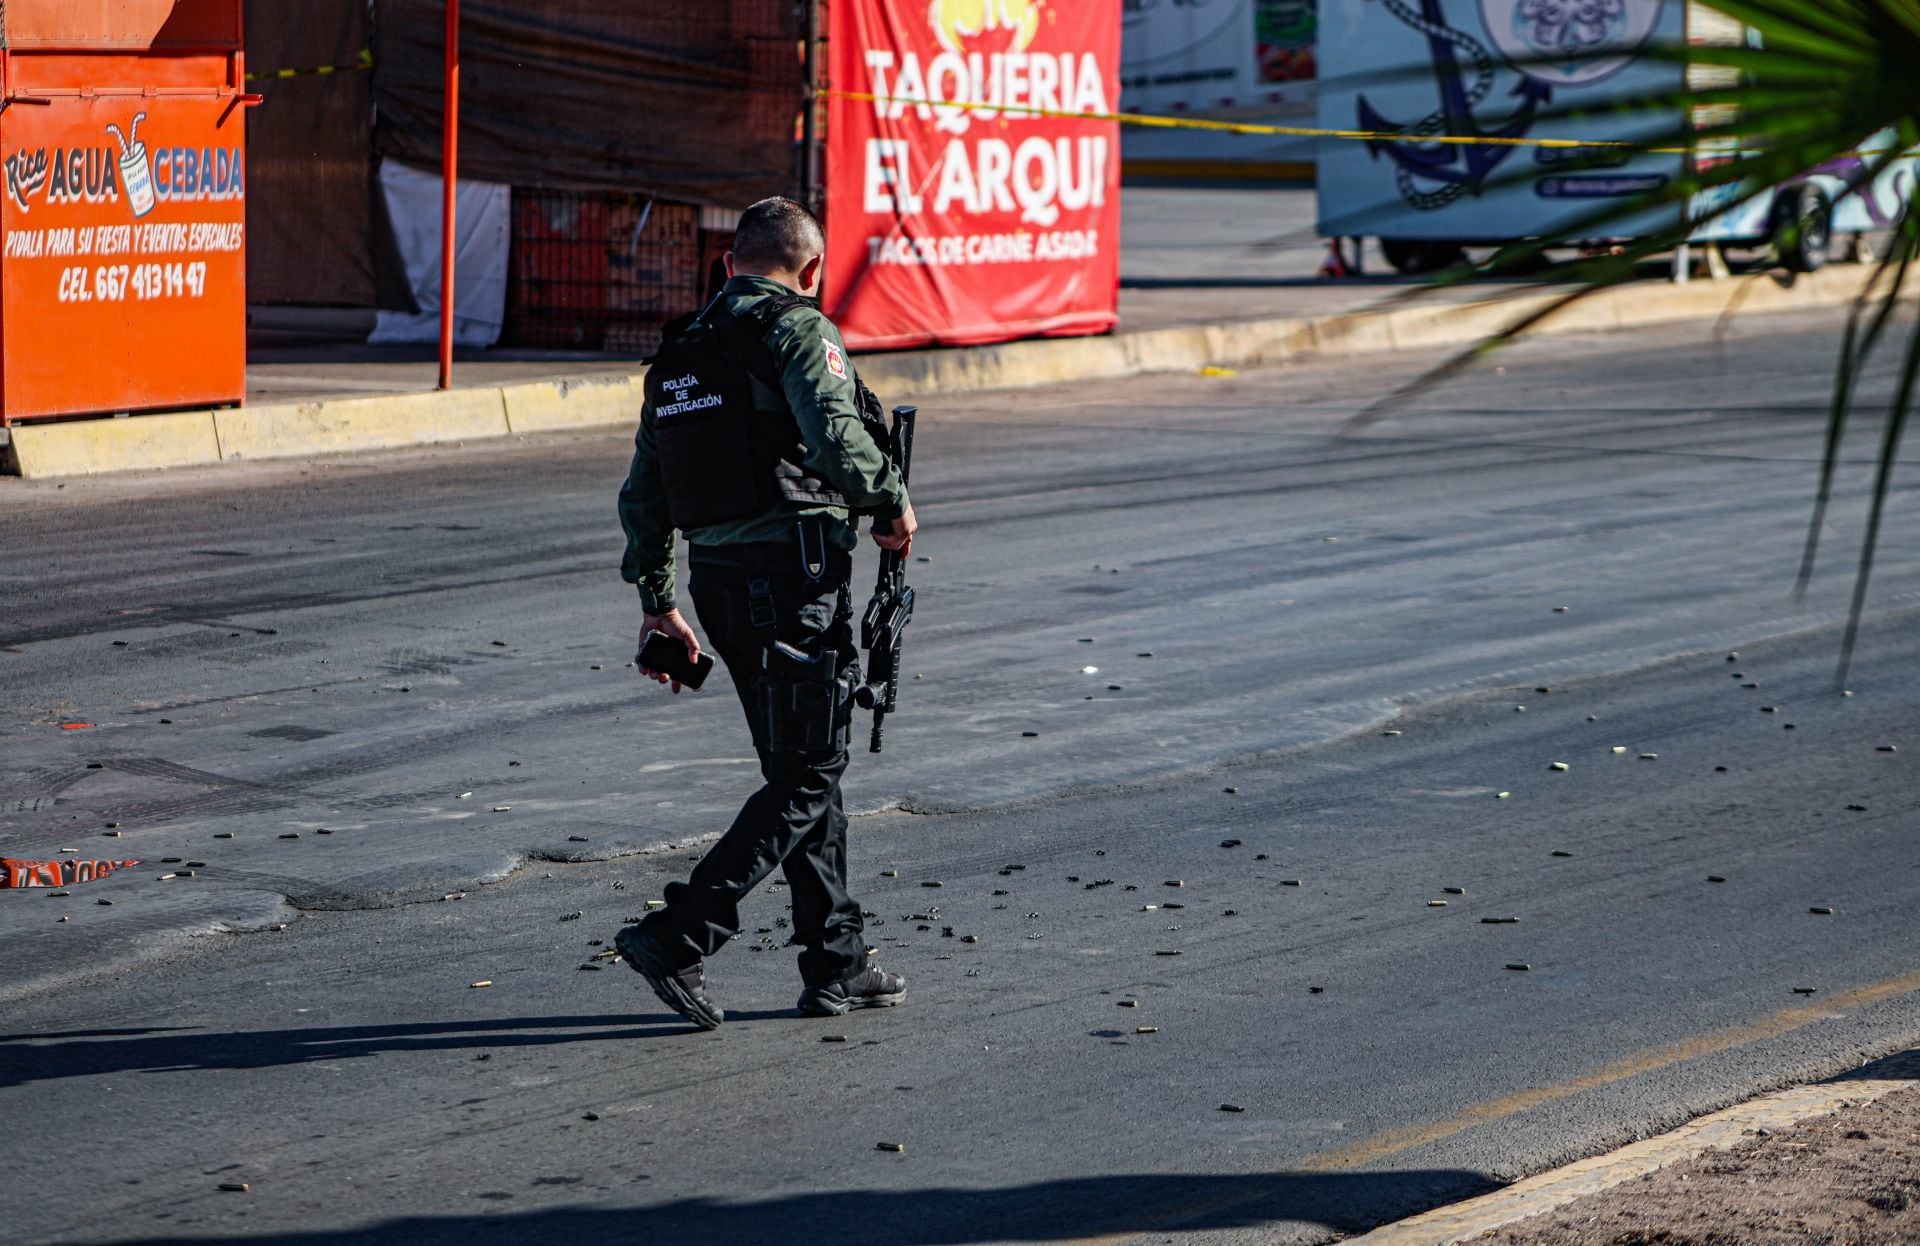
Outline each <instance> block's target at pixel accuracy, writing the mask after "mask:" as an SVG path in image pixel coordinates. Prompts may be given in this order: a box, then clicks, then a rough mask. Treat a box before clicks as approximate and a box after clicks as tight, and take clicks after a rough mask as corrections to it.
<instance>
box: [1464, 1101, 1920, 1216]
mask: <svg viewBox="0 0 1920 1246" xmlns="http://www.w3.org/2000/svg"><path fill="white" fill-rule="evenodd" d="M1473 1241H1474V1243H1475V1246H1776V1244H1778V1246H1784V1244H1785V1243H1789V1242H1791V1243H1794V1244H1795V1246H1806V1244H1807V1243H1833V1244H1834V1246H1841V1244H1843V1243H1844V1244H1845V1246H1912V1244H1913V1243H1916V1242H1920V1089H1912V1090H1900V1091H1895V1092H1894V1093H1892V1094H1890V1095H1887V1096H1886V1097H1885V1098H1883V1099H1881V1100H1879V1101H1878V1102H1876V1103H1872V1104H1868V1105H1866V1106H1863V1107H1855V1108H1848V1109H1845V1110H1842V1111H1840V1112H1837V1113H1835V1114H1834V1115H1832V1116H1824V1117H1817V1118H1815V1119H1813V1120H1810V1121H1807V1122H1805V1123H1803V1124H1801V1125H1797V1126H1795V1127H1793V1128H1791V1129H1783V1130H1778V1131H1776V1132H1774V1133H1773V1134H1771V1135H1770V1136H1767V1137H1753V1138H1748V1139H1744V1140H1743V1141H1742V1142H1741V1143H1740V1145H1738V1146H1735V1147H1731V1148H1728V1149H1725V1150H1718V1151H1708V1152H1707V1153H1705V1154H1704V1155H1700V1156H1697V1157H1695V1158H1693V1159H1691V1160H1688V1161H1686V1162H1684V1163H1679V1164H1675V1165H1673V1166H1672V1167H1669V1168H1663V1169H1661V1170H1660V1171H1659V1172H1656V1173H1649V1174H1648V1175H1646V1176H1644V1177H1641V1178H1639V1179H1638V1180H1636V1181H1629V1182H1627V1183H1626V1184H1624V1185H1620V1186H1616V1187H1614V1188H1613V1189H1611V1190H1607V1191H1604V1192H1602V1193H1599V1194H1592V1195H1588V1196H1587V1197H1585V1198H1582V1199H1579V1200H1577V1201H1575V1202H1572V1203H1569V1204H1567V1205H1566V1206H1565V1207H1562V1208H1560V1209H1559V1210H1558V1211H1553V1212H1548V1213H1545V1214H1542V1215H1538V1216H1533V1217H1530V1218H1529V1219H1526V1220H1521V1221H1518V1222H1516V1223H1514V1224H1511V1225H1508V1226H1507V1227H1506V1228H1503V1229H1495V1230H1494V1231H1493V1232H1491V1233H1487V1234H1485V1235H1483V1236H1481V1237H1477V1238H1475V1239H1473Z"/></svg>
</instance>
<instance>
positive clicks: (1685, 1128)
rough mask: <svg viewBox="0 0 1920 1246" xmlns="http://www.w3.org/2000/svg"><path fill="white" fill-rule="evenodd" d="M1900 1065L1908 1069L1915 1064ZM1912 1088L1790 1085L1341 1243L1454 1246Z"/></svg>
mask: <svg viewBox="0 0 1920 1246" xmlns="http://www.w3.org/2000/svg"><path fill="white" fill-rule="evenodd" d="M1904 1063H1905V1064H1906V1065H1907V1066H1908V1067H1910V1068H1911V1067H1913V1062H1912V1061H1906V1062H1904ZM1916 1071H1917V1072H1920V1069H1917V1070H1916ZM1915 1085H1920V1080H1916V1079H1915V1078H1913V1077H1876V1078H1864V1077H1863V1078H1848V1079H1846V1080H1844V1081H1835V1082H1818V1083H1815V1084H1814V1085H1811V1086H1795V1087H1793V1088H1792V1089H1789V1090H1783V1091H1781V1092H1779V1093H1778V1094H1772V1095H1767V1096H1765V1097H1764V1098H1760V1099H1755V1100H1752V1101H1751V1102H1748V1103H1742V1104H1740V1105H1739V1106H1737V1107H1731V1108H1728V1109H1726V1110H1725V1111H1724V1112H1715V1113H1713V1114H1712V1115H1711V1116H1703V1117H1701V1118H1700V1119H1699V1120H1696V1121H1690V1122H1688V1123H1687V1124H1685V1125H1682V1126H1681V1127H1680V1128H1678V1129H1676V1130H1674V1131H1672V1132H1671V1133H1664V1134H1661V1135H1660V1136H1659V1137H1657V1138H1645V1139H1642V1140H1641V1141H1639V1142H1634V1143H1630V1144H1628V1145H1627V1146H1624V1147H1622V1148H1620V1149H1619V1150H1618V1151H1610V1152H1608V1153H1607V1154H1605V1155H1596V1156H1594V1157H1593V1158H1592V1159H1583V1160H1579V1161H1577V1162H1575V1163H1572V1164H1568V1165H1566V1166H1565V1167H1563V1168H1556V1169H1554V1170H1553V1171H1551V1172H1544V1173H1541V1174H1540V1175H1539V1176H1537V1177H1528V1178H1527V1179H1526V1180H1524V1181H1516V1182H1514V1183H1513V1184H1512V1185H1510V1186H1507V1187H1506V1188H1504V1189H1500V1190H1495V1191H1494V1192H1493V1193H1491V1194H1483V1195H1481V1196H1480V1197H1479V1198H1470V1199H1468V1200H1467V1201H1466V1202H1464V1203H1453V1204H1450V1205H1448V1206H1446V1207H1436V1208H1435V1209H1434V1210H1432V1211H1429V1212H1422V1213H1421V1214H1420V1215H1417V1216H1412V1217H1410V1218H1408V1219H1406V1220H1401V1221H1397V1222H1395V1223H1393V1224H1387V1225H1382V1226H1381V1227H1379V1228H1377V1229H1375V1230H1373V1231H1372V1232H1371V1233H1367V1234H1365V1235H1363V1236H1361V1237H1356V1238H1350V1239H1348V1241H1347V1242H1346V1244H1345V1246H1454V1244H1455V1243H1457V1242H1465V1241H1471V1240H1472V1239H1474V1238H1476V1237H1479V1236H1481V1235H1482V1234H1484V1233H1487V1232H1490V1231H1491V1230H1494V1229H1497V1228H1499V1227H1501V1226H1502V1225H1507V1224H1512V1223H1513V1222H1515V1221H1516V1220H1524V1219H1526V1218H1527V1217H1529V1216H1538V1215H1541V1214H1543V1213H1545V1212H1549V1211H1554V1210H1557V1209H1559V1208H1562V1207H1565V1206H1566V1205H1567V1204H1568V1203H1571V1202H1573V1201H1574V1200H1575V1199H1579V1198H1584V1197H1586V1196H1587V1195H1589V1194H1598V1193H1600V1192H1601V1191H1603V1190H1610V1189H1612V1188H1614V1187H1615V1186H1617V1185H1623V1184H1625V1183H1626V1182H1628V1181H1631V1180H1633V1179H1634V1178H1635V1177H1642V1176H1645V1175H1647V1174H1648V1173H1651V1172H1657V1171H1659V1170H1660V1169H1662V1168H1665V1167H1667V1166H1668V1165H1669V1164H1677V1163H1680V1162H1681V1161H1683V1160H1689V1159H1692V1158H1694V1157H1695V1156H1697V1155H1699V1154H1701V1153H1702V1152H1703V1151H1710V1150H1713V1149H1714V1148H1716V1147H1728V1146H1733V1145H1736V1144H1737V1143H1739V1141H1740V1139H1741V1138H1742V1137H1744V1136H1746V1135H1747V1134H1750V1133H1752V1132H1753V1131H1754V1130H1756V1129H1787V1128H1790V1127H1792V1126H1794V1125H1797V1124H1799V1123H1800V1122H1801V1121H1804V1120H1810V1119H1812V1118H1813V1117H1816V1116H1827V1115H1830V1114H1832V1113H1834V1112H1837V1111H1840V1110H1841V1109H1843V1108H1846V1107H1850V1106H1852V1107H1858V1106H1860V1105H1863V1104H1867V1103H1872V1102H1874V1101H1875V1100H1877V1099H1882V1098H1885V1097H1886V1096H1887V1095H1890V1094H1892V1093H1893V1092H1894V1091H1896V1090H1906V1089H1909V1088H1910V1087H1913V1086H1915Z"/></svg>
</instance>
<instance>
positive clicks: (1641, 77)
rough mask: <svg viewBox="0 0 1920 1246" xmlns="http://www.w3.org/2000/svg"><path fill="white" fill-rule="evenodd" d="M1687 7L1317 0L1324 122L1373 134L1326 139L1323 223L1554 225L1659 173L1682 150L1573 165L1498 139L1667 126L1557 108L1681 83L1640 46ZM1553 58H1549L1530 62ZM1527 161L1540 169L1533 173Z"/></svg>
mask: <svg viewBox="0 0 1920 1246" xmlns="http://www.w3.org/2000/svg"><path fill="white" fill-rule="evenodd" d="M1684 9H1685V5H1684V4H1683V3H1682V0H1322V9H1321V22H1322V37H1321V57H1322V66H1323V80H1322V90H1321V98H1320V124H1321V125H1322V126H1323V127H1325V128H1328V129H1339V130H1355V129H1358V130H1361V131H1365V132H1367V133H1368V134H1369V136H1370V137H1367V138H1365V139H1363V140H1358V141H1338V140H1325V141H1323V142H1322V143H1321V150H1320V196H1321V210H1320V232H1321V233H1322V234H1326V235H1359V234H1377V235H1380V236H1382V237H1385V238H1404V239H1420V240H1449V241H1460V242H1471V241H1485V242H1499V241H1507V240H1511V239H1514V238H1522V237H1539V236H1551V235H1552V234H1553V232H1554V231H1555V229H1556V228H1557V227H1558V225H1559V224H1560V223H1562V222H1567V221H1571V220H1573V219H1576V218H1577V217H1578V216H1581V215H1584V214H1586V213H1587V212H1589V211H1591V210H1592V208H1593V207H1594V202H1593V201H1594V200H1596V199H1604V198H1610V197H1626V196H1631V195H1635V194H1639V193H1643V192H1644V191H1646V190H1648V189H1649V188H1652V187H1656V186H1659V185H1663V184H1665V181H1666V180H1667V179H1670V178H1672V177H1675V176H1677V175H1678V173H1679V171H1680V161H1681V157H1678V156H1641V157H1634V158H1632V159H1631V160H1627V159H1624V158H1623V159H1622V160H1621V161H1619V162H1618V167H1614V168H1606V169H1600V170H1589V169H1577V170H1572V171H1569V170H1568V169H1567V168H1566V165H1567V163H1568V161H1569V157H1571V156H1574V155H1578V154H1581V153H1576V152H1573V151H1570V150H1569V149H1566V148H1559V149H1553V148H1534V147H1526V146H1514V145H1511V143H1510V142H1502V141H1498V140H1515V139H1521V140H1524V139H1537V138H1551V139H1559V140H1568V139H1571V140H1581V141H1596V142H1609V141H1623V140H1632V139H1636V138H1644V137H1648V136H1650V135H1657V134H1662V133H1665V132H1668V131H1670V130H1671V129H1673V128H1674V127H1675V126H1676V125H1677V122H1678V118H1677V117H1676V116H1674V115H1671V114H1668V115H1661V116H1649V115H1646V114H1641V115H1638V116H1624V117H1602V118H1594V117H1588V118H1582V119H1579V120H1578V121H1575V120H1573V119H1568V118H1565V117H1564V116H1561V117H1556V114H1564V113H1565V112H1566V111H1567V110H1568V109H1569V108H1573V107H1578V106H1580V105H1583V104H1591V103H1599V102H1604V101H1611V100H1618V99H1622V98H1628V97H1632V96H1640V95H1649V94H1655V93H1660V92H1674V91H1677V90H1678V88H1679V86H1680V83H1681V81H1682V74H1683V71H1682V69H1681V68H1680V66H1678V65H1675V64H1670V63H1667V62H1664V61H1656V60H1653V59H1650V58H1647V57H1644V56H1641V55H1639V53H1640V52H1641V51H1642V50H1643V49H1644V48H1645V47H1646V46H1647V45H1648V44H1649V43H1651V42H1653V41H1655V40H1661V41H1675V42H1677V41H1678V40H1680V39H1681V38H1682V37H1683V35H1684V29H1683V21H1684ZM1548 56H1550V57H1555V58H1557V59H1555V60H1554V62H1553V63H1552V64H1539V63H1536V62H1537V59H1538V58H1540V57H1548ZM1443 137H1444V138H1448V139H1453V140H1461V139H1465V140H1475V139H1492V140H1496V141H1495V142H1490V143H1484V144H1483V143H1477V142H1473V141H1467V142H1460V141H1451V142H1439V141H1436V140H1437V139H1440V138H1443ZM1589 154H1590V153H1589ZM1530 168H1533V169H1538V171H1539V174H1540V176H1538V177H1535V178H1530V177H1526V176H1525V173H1526V172H1527V171H1528V170H1529V169H1530Z"/></svg>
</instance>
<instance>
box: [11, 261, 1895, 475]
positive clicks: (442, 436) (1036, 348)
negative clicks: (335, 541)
mask: <svg viewBox="0 0 1920 1246" xmlns="http://www.w3.org/2000/svg"><path fill="white" fill-rule="evenodd" d="M1872 271H1873V270H1872V269H1871V268H1870V267H1867V266H1857V267H1855V266H1849V267H1843V268H1829V269H1825V270H1823V271H1821V272H1818V273H1813V274H1811V275H1807V276H1801V277H1799V278H1797V279H1794V280H1793V281H1791V282H1787V281H1784V280H1781V279H1779V278H1776V277H1775V276H1773V275H1771V274H1762V275H1758V276H1747V277H1739V278H1734V279H1731V280H1727V281H1711V282H1709V281H1702V282H1693V283H1691V284H1688V285H1684V286H1674V285H1670V284H1667V283H1665V282H1641V283H1636V284H1634V285H1630V286H1623V287H1620V288H1618V289H1614V290H1609V291H1607V292H1605V293H1602V294H1597V295H1595V296H1593V297H1591V298H1589V299H1587V300H1585V301H1583V302H1581V303H1579V304H1576V305H1574V306H1573V307H1571V308H1568V309H1567V310H1565V311H1563V312H1560V313H1558V314H1557V315H1555V316H1553V317H1552V318H1551V319H1550V320H1548V321H1546V322H1545V323H1544V324H1542V325H1541V326H1540V327H1539V328H1538V329H1537V330H1536V332H1540V333H1569V332H1590V331H1593V330H1604V329H1621V328H1631V327H1635V326H1640V325H1649V324H1662V323H1671V322H1675V321H1687V320H1703V319H1717V318H1719V317H1721V316H1723V315H1727V314H1729V313H1732V312H1740V311H1745V312H1756V313H1757V312H1775V311H1790V310H1805V309H1808V308H1814V307H1827V306H1832V305H1835V304H1839V303H1845V302H1848V301H1850V300H1851V299H1853V298H1854V297H1856V296H1857V295H1858V294H1859V293H1860V292H1861V290H1862V289H1863V288H1864V287H1865V285H1866V282H1867V279H1868V277H1869V275H1870V274H1871V273H1872ZM1555 297H1556V295H1555V294H1552V293H1517V294H1508V295H1504V296H1501V297H1496V298H1491V299H1484V300H1479V301H1472V302H1465V303H1442V302H1437V301H1424V302H1423V301H1416V302H1413V303H1410V304H1406V305H1402V306H1398V307H1394V308H1390V309H1385V310H1373V311H1360V312H1353V313H1349V314H1346V315H1339V316H1326V317H1317V318H1316V317H1297V318H1285V319H1271V320H1249V321H1228V322H1220V323H1213V324H1196V325H1180V326H1175V327H1171V328H1163V329H1144V330H1141V331H1139V332H1135V333H1117V334H1114V335H1113V336H1110V337H1090V338H1050V339H1039V340H1033V341H1025V342H1009V343H1006V344H1004V345H999V346H981V347H971V348H966V349H956V350H921V351H905V352H901V353H898V354H885V355H866V356H863V357H862V358H861V359H860V372H861V375H862V376H864V377H865V378H866V379H867V381H868V383H869V384H871V385H872V386H873V387H874V388H875V389H876V390H878V391H880V392H881V393H882V394H884V395H886V396H888V397H889V398H899V399H906V398H919V399H922V400H925V399H929V398H932V397H934V396H937V395H951V394H963V393H976V392H979V391H981V390H994V389H1022V388H1026V387H1028V386H1034V385H1052V384H1058V383H1061V382H1068V381H1105V380H1117V379H1120V378H1123V377H1129V376H1139V375H1142V374H1144V373H1150V372H1183V371H1189V370H1192V369H1197V368H1201V367H1205V366H1208V365H1215V366H1224V367H1261V366H1269V365H1273V364H1278V363H1284V362H1287V361H1289V360H1297V359H1301V358H1304V357H1317V358H1326V357H1332V356H1344V355H1359V354H1367V353H1370V352H1377V351H1393V350H1424V349H1436V348H1446V347H1459V346H1468V345H1471V344H1472V343H1474V342H1476V341H1479V340H1480V339H1482V338H1484V337H1485V336H1487V335H1488V334H1490V333H1494V332H1497V331H1498V330H1499V329H1501V328H1503V327H1505V326H1506V325H1508V324H1511V323H1512V322H1513V321H1515V320H1516V319H1518V318H1519V317H1521V316H1523V315H1526V314H1528V313H1529V312H1532V311H1536V310H1539V309H1540V308H1543V307H1545V306H1546V305H1547V304H1548V303H1550V302H1551V301H1552V299H1553V298H1555ZM644 377H645V373H644V371H643V372H640V373H636V374H634V375H631V376H619V375H616V376H598V377H579V378H564V379H557V380H545V381H537V382H530V383H517V384H512V385H504V386H498V387H484V388H477V389H458V390H454V391H452V392H450V393H440V392H438V391H429V392H426V393H412V394H393V395H385V396H381V397H375V398H337V399H328V400H325V401H321V402H311V403H301V404H298V405H269V406H259V407H244V408H235V409H227V410H219V411H188V412H178V413H173V414H167V415H143V416H139V417H137V418H131V419H100V420H73V421H66V422H61V423H52V424H23V425H20V426H17V427H15V428H14V429H12V430H11V431H12V444H11V446H9V447H6V448H5V451H4V454H5V461H4V470H5V471H7V472H9V473H11V474H15V475H19V476H24V477H27V478H30V479H45V478H49V477H56V476H85V475H94V474H97V473H101V472H117V471H129V470H136V469H150V468H163V467H187V466H193V465H197V464H205V463H217V462H224V461H229V460H243V459H275V458H306V457H310V456H313V455H322V454H341V453H347V452H351V451H358V450H380V449H393V448H397V447H401V446H427V445H437V444H443V443H446V442H453V441H466V440H470V439H474V438H482V437H504V436H508V435H513V434H519V435H526V434H529V433H545V432H557V431H561V430H568V429H591V428H607V427H619V426H623V425H631V424H632V423H634V422H635V421H636V420H637V419H638V418H639V411H640V401H641V384H642V381H643V379H644Z"/></svg>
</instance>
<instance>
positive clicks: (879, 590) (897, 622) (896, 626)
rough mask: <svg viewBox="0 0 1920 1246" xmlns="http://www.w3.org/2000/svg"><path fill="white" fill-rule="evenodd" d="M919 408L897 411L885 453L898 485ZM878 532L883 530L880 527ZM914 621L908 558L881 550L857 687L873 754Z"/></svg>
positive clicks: (863, 624)
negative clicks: (868, 717)
mask: <svg viewBox="0 0 1920 1246" xmlns="http://www.w3.org/2000/svg"><path fill="white" fill-rule="evenodd" d="M918 414H920V409H919V408H918V407H895V408H894V409H893V429H892V431H891V432H890V433H889V434H888V437H887V446H886V450H887V454H888V457H890V458H892V459H893V461H894V463H895V464H897V465H898V466H899V468H900V482H901V483H902V484H905V483H906V482H907V473H908V471H909V470H911V468H912V465H913V420H914V417H915V416H917V415H918ZM874 528H875V530H876V531H885V529H882V528H881V526H880V525H879V524H878V523H876V524H875V525H874ZM911 622H913V588H912V586H910V585H909V584H908V583H907V560H906V557H905V556H904V555H902V554H900V553H898V552H896V551H894V550H889V549H883V550H881V551H880V579H879V582H878V583H877V584H875V585H874V588H873V600H871V601H869V602H868V603H867V613H866V617H865V618H863V619H862V620H861V621H860V647H861V648H863V649H865V650H866V651H867V682H866V683H864V684H862V685H860V687H858V688H856V689H855V690H854V693H853V699H854V701H855V702H856V703H857V704H858V705H859V706H860V708H861V709H864V710H872V711H873V738H872V739H871V740H870V741H869V742H868V746H867V747H868V750H869V751H870V752H875V753H877V752H879V751H880V743H881V737H882V736H883V735H884V734H885V732H886V724H887V715H888V714H891V713H893V711H894V710H895V709H896V708H898V704H899V700H900V650H901V648H902V646H903V645H904V644H905V643H906V632H907V624H909V623H911Z"/></svg>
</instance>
